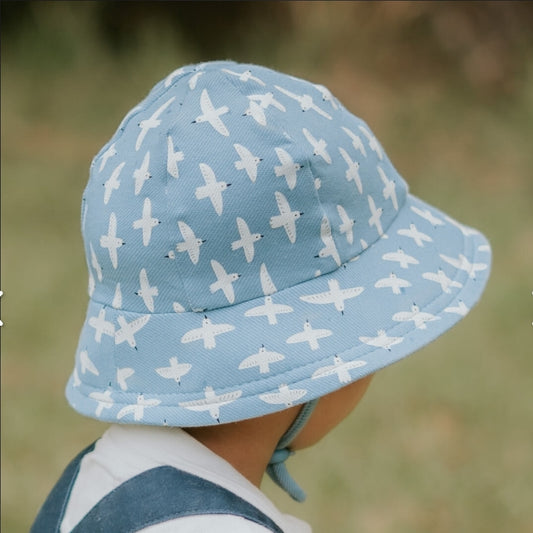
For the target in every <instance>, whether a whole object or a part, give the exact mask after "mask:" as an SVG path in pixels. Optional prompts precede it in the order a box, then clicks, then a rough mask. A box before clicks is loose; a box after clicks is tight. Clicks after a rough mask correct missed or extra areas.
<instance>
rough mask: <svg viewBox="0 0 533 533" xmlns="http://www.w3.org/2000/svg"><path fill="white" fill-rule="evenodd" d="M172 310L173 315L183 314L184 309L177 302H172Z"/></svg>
mask: <svg viewBox="0 0 533 533" xmlns="http://www.w3.org/2000/svg"><path fill="white" fill-rule="evenodd" d="M172 310H173V311H174V313H185V307H183V305H181V304H180V303H179V302H172Z"/></svg>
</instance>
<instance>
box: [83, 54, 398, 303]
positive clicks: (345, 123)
mask: <svg viewBox="0 0 533 533" xmlns="http://www.w3.org/2000/svg"><path fill="white" fill-rule="evenodd" d="M406 194H407V185H406V183H405V182H404V180H403V179H402V178H401V177H400V176H399V175H398V173H397V172H396V170H395V169H394V167H393V166H392V164H391V163H390V161H389V159H388V158H387V156H386V154H385V152H384V151H383V149H382V148H381V146H380V144H379V143H378V141H377V140H376V138H375V137H374V135H373V133H372V132H371V130H370V129H369V128H368V126H367V125H366V124H365V123H364V122H363V121H362V120H360V119H359V118H357V117H355V116H354V115H352V114H351V113H349V112H348V111H347V110H346V109H345V108H344V107H343V106H342V105H341V104H340V102H338V100H336V99H335V98H334V97H333V96H332V95H331V93H330V92H329V91H328V90H327V89H326V88H325V87H323V86H320V85H314V84H313V83H310V82H307V81H304V80H300V79H297V78H294V77H292V76H288V75H285V74H281V73H278V72H275V71H272V70H269V69H267V68H264V67H259V66H254V65H242V64H237V63H231V62H212V63H207V64H202V65H195V66H190V67H185V68H182V69H178V71H175V72H174V73H172V74H170V75H169V76H168V77H167V78H166V79H165V80H163V81H161V82H160V83H158V84H157V85H156V86H155V87H154V88H153V89H152V91H151V92H150V93H149V95H148V96H147V97H146V99H145V100H144V101H143V102H142V103H141V104H140V106H137V107H136V108H134V109H133V110H132V111H131V112H130V113H129V114H128V115H127V116H126V117H125V119H124V120H123V122H122V124H121V125H120V127H119V129H118V130H117V132H116V133H115V135H114V136H113V138H112V139H111V140H110V141H109V142H108V143H107V144H106V145H105V146H104V147H103V148H102V150H101V151H100V153H99V154H98V155H97V156H96V158H95V159H94V161H93V165H92V166H91V176H90V180H89V183H88V185H87V188H86V190H85V192H84V199H83V212H82V230H83V235H84V240H85V249H86V254H87V261H88V266H89V271H90V279H91V280H92V281H91V286H90V293H91V296H92V298H93V299H94V300H95V301H98V302H100V303H104V304H108V305H113V306H114V307H120V308H122V309H125V310H129V311H133V312H138V313H146V312H150V313H169V312H173V311H195V312H203V311H206V310H211V309H216V308H221V307H225V306H228V305H233V304H238V303H240V302H244V301H248V300H250V299H253V298H258V297H261V296H263V295H265V296H267V295H269V294H272V293H273V292H276V291H277V290H282V289H284V288H287V287H291V286H294V285H297V284H299V283H302V282H304V281H307V280H310V279H312V278H313V277H315V276H317V275H321V274H325V273H328V272H331V271H333V270H335V269H337V268H339V267H340V266H341V265H342V264H343V263H345V262H347V261H350V260H351V259H353V258H355V257H357V256H358V255H359V254H360V253H361V252H362V251H363V250H364V249H365V248H366V247H368V246H371V245H372V243H374V242H375V241H376V240H378V239H379V238H381V237H382V236H383V234H384V233H385V232H386V229H387V227H388V226H389V225H390V223H391V222H392V221H393V220H394V218H395V217H396V215H397V212H398V210H399V209H400V208H401V206H402V205H403V203H404V201H405V197H406Z"/></svg>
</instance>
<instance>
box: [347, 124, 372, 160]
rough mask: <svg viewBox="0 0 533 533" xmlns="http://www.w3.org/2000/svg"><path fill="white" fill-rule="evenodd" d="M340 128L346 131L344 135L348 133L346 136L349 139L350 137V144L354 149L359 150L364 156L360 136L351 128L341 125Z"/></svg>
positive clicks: (363, 147)
mask: <svg viewBox="0 0 533 533" xmlns="http://www.w3.org/2000/svg"><path fill="white" fill-rule="evenodd" d="M342 130H343V131H344V133H346V135H348V137H350V139H352V146H353V147H354V148H355V149H356V150H359V151H360V152H361V154H363V155H364V156H365V157H366V150H365V145H364V144H363V141H362V140H361V137H359V135H357V134H356V133H354V132H353V131H352V130H349V129H348V128H345V127H344V126H343V127H342Z"/></svg>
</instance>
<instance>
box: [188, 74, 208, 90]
mask: <svg viewBox="0 0 533 533" xmlns="http://www.w3.org/2000/svg"><path fill="white" fill-rule="evenodd" d="M202 74H205V72H202V71H200V72H195V73H194V74H193V75H192V76H191V77H190V78H189V89H190V90H191V91H194V89H196V84H197V83H198V78H199V77H200V76H201V75H202Z"/></svg>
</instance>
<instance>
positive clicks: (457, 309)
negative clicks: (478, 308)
mask: <svg viewBox="0 0 533 533" xmlns="http://www.w3.org/2000/svg"><path fill="white" fill-rule="evenodd" d="M444 311H445V312H446V313H455V314H456V315H460V316H465V315H466V314H467V313H468V311H470V309H469V308H468V307H467V306H466V304H465V303H464V302H463V300H459V303H458V304H457V305H456V306H450V307H446V309H444Z"/></svg>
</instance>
